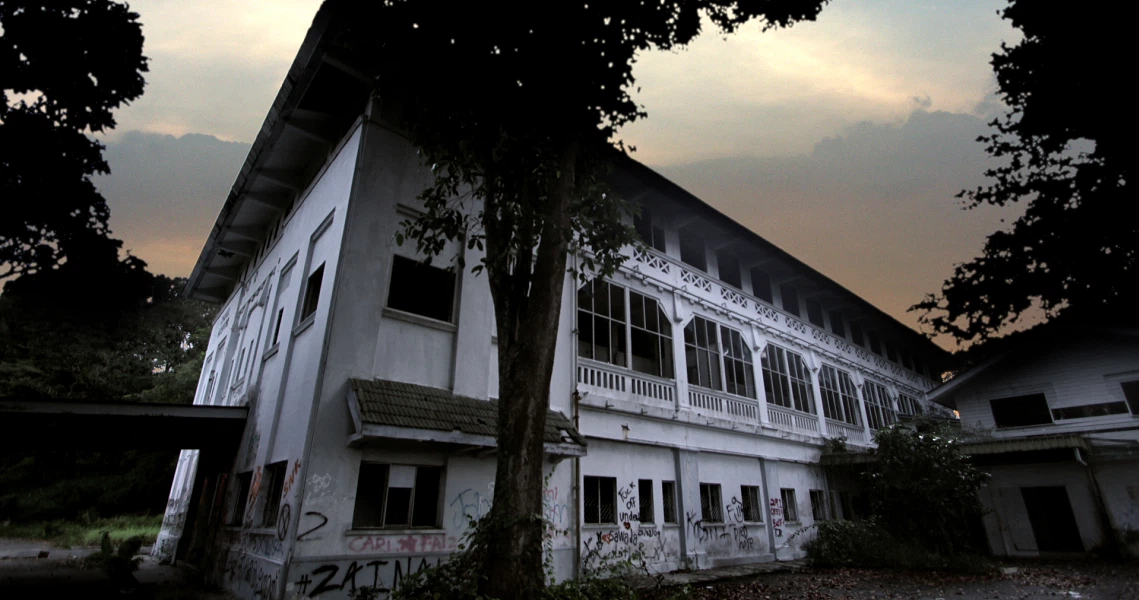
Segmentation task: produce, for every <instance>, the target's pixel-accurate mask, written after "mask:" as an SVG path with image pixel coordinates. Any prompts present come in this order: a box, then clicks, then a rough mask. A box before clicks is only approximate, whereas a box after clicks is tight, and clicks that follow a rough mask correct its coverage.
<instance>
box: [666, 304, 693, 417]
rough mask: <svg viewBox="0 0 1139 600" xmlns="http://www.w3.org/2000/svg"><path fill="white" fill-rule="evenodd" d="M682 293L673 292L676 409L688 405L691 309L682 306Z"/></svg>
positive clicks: (673, 358)
mask: <svg viewBox="0 0 1139 600" xmlns="http://www.w3.org/2000/svg"><path fill="white" fill-rule="evenodd" d="M682 302H683V301H682V300H681V299H680V295H679V294H677V293H676V292H673V293H672V314H671V315H670V317H671V318H672V362H673V367H674V372H675V373H676V410H677V411H679V410H680V409H681V408H682V407H685V406H688V369H687V366H686V363H685V357H684V326H685V325H686V324H687V323H686V321H687V317H689V316H690V314H691V311H689V310H685V309H684V307H683V306H682Z"/></svg>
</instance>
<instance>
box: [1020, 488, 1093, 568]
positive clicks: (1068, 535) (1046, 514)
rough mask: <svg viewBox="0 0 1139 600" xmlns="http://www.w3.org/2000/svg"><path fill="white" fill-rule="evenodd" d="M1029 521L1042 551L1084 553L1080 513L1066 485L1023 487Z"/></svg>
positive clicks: (1037, 545)
mask: <svg viewBox="0 0 1139 600" xmlns="http://www.w3.org/2000/svg"><path fill="white" fill-rule="evenodd" d="M1020 494H1021V496H1023V497H1024V508H1025V510H1027V511H1028V522H1029V523H1031V524H1032V533H1033V534H1034V535H1035V536H1036V547H1037V549H1039V550H1040V551H1041V552H1083V551H1084V543H1083V541H1081V540H1080V530H1079V528H1078V527H1077V526H1076V515H1075V514H1073V513H1072V504H1071V503H1070V502H1069V501H1068V491H1067V490H1066V489H1064V487H1063V486H1049V487H1025V488H1020Z"/></svg>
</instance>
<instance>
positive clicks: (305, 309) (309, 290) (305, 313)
mask: <svg viewBox="0 0 1139 600" xmlns="http://www.w3.org/2000/svg"><path fill="white" fill-rule="evenodd" d="M323 281H324V263H320V266H319V267H317V268H316V269H314V270H313V272H312V274H310V275H309V276H308V283H307V284H305V299H304V302H303V303H301V321H304V320H305V319H307V318H309V317H311V316H312V315H313V314H315V313H316V307H317V303H319V302H320V286H321V283H322V282H323Z"/></svg>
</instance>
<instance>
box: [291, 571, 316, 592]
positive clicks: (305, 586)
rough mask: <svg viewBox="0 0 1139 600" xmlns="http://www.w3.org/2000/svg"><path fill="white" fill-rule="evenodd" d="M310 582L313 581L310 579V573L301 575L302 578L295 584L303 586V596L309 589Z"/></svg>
mask: <svg viewBox="0 0 1139 600" xmlns="http://www.w3.org/2000/svg"><path fill="white" fill-rule="evenodd" d="M310 583H312V580H311V579H309V577H308V575H301V578H300V579H298V580H297V581H296V583H295V584H294V585H296V586H297V587H299V588H301V595H302V596H303V595H304V594H305V592H306V591H308V584H310Z"/></svg>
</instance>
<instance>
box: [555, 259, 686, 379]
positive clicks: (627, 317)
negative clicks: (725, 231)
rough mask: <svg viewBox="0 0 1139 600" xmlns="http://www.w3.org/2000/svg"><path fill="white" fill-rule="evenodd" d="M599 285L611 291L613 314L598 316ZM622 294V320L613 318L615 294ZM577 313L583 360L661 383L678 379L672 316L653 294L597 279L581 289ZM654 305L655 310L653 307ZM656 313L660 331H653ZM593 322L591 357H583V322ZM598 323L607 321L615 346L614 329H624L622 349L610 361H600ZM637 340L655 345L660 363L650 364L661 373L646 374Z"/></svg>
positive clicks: (621, 335)
mask: <svg viewBox="0 0 1139 600" xmlns="http://www.w3.org/2000/svg"><path fill="white" fill-rule="evenodd" d="M598 283H601V284H604V285H605V286H606V289H607V290H608V296H607V297H608V300H607V309H608V311H609V314H601V313H597V312H595V310H596V308H597V304H596V302H595V299H596V297H597V291H596V290H597V287H598V285H597V284H598ZM586 287H589V288H590V291H589V292H588V293H585V288H586ZM614 290H620V296H621V305H622V307H621V308H622V311H623V312H622V314H621V320H618V319H617V318H615V317H614V316H613V298H614V295H613V292H614ZM577 294H578V296H577V313H576V317H575V318H576V321H575V326H576V332H577V349H576V350H575V352H576V353H577V356H578V357H579V358H584V359H587V360H591V361H594V362H599V363H602V364H608V365H613V366H615V367H621V368H623V369H629V370H630V371H633V372H635V373H641V374H643V375H648V376H650V377H659V378H661V379H669V380H674V379H676V371H675V369H676V357H675V356H673V345H672V344H673V340H672V320H671V319H669V317H668V314H667V313H665V312H664V308H663V306H662V304H661V302H660V300H659V299H658V298H654V297H653V296H650V295H649V294H644V293H641V292H639V291H637V290H634V289H632V288H629V287H627V286H623V285H619V284H616V283H613V282H611V281H609V280H606V279H603V278H594V279H592V280H590V281H587V282H586V283H584V284H582V285H581V286H580V287H578V288H577ZM586 296H588V298H589V299H590V306H589V307H588V308H584V307H583V298H585V297H586ZM634 303H640V306H641V314H640V316H641V318H642V319H644V326H642V325H638V324H636V323H635V322H634V321H635V318H634V317H635V316H636V315H635V312H634V310H633V307H634ZM650 305H651V306H650ZM653 310H655V311H656V313H655V314H654V315H653V318H654V319H655V322H656V325H657V331H654V330H652V329H651V328H649V315H650V313H651V312H652V311H653ZM583 316H584V317H587V318H588V319H589V328H590V329H589V334H588V335H589V342H588V343H589V344H590V355H586V354H583V353H582V344H583V343H584V342H583V340H582V334H583V331H584V330H583V326H582V318H583ZM598 319H602V320H605V321H606V323H607V325H606V327H607V330H608V338H609V343H610V345H611V346H612V345H613V331H614V329H613V327H614V326H615V325H620V331H621V332H622V333H621V334H620V335H619V336H618V337H619V338H620V340H619V341H620V342H621V348H620V349H619V350H618V351H616V352H614V351H613V350H612V349H610V355H609V356H610V358H609V360H601V359H599V358H597V326H596V325H597V321H598ZM635 338H639V339H643V340H645V341H647V342H649V343H651V344H653V345H655V352H656V359H655V362H654V361H653V360H651V359H650V360H648V361H646V362H648V363H650V364H652V365H653V366H656V367H657V370H656V371H655V372H654V371H648V370H645V368H644V367H643V365H642V363H641V362H639V360H638V359H640V358H643V357H642V355H641V354H638V353H634V350H633V348H634V345H635V344H634V342H635Z"/></svg>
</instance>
